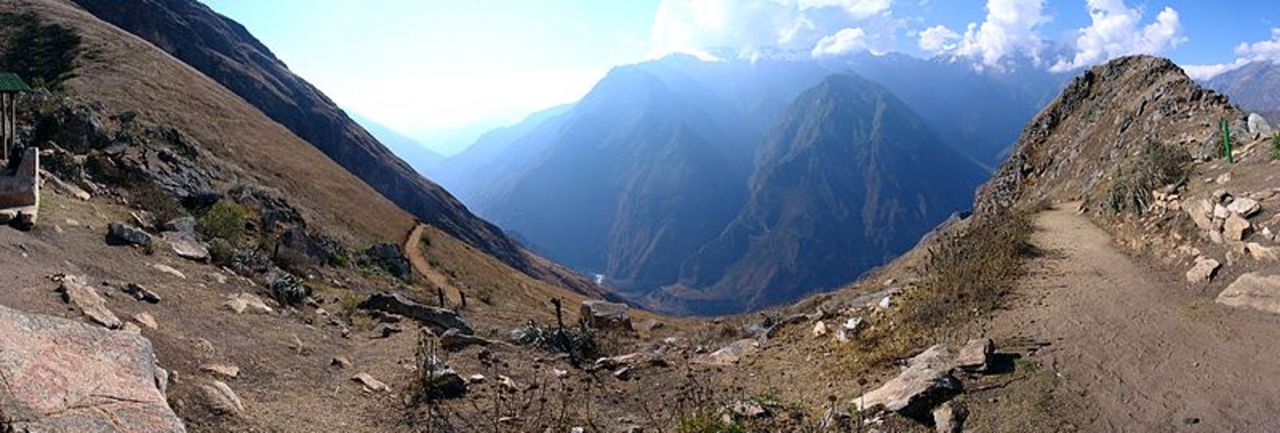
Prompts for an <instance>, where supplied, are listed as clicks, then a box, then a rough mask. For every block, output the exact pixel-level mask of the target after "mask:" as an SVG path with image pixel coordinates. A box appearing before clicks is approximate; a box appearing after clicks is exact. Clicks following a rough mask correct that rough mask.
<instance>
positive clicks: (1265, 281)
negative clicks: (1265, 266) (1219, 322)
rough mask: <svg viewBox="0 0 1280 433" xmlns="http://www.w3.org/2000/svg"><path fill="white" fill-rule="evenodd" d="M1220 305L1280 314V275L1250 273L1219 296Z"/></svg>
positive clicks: (1237, 280)
mask: <svg viewBox="0 0 1280 433" xmlns="http://www.w3.org/2000/svg"><path fill="white" fill-rule="evenodd" d="M1216 301H1217V302H1218V303H1219V304H1222V305H1226V306H1229V307H1236V308H1250V309H1254V310H1258V311H1262V312H1265V313H1272V314H1280V275H1265V276H1264V275H1262V274H1259V273H1257V272H1249V273H1247V274H1244V275H1241V276H1240V277H1239V278H1236V281H1235V282H1232V283H1231V285H1229V286H1227V288H1226V289H1225V290H1223V291H1222V293H1219V294H1218V298H1217V299H1216Z"/></svg>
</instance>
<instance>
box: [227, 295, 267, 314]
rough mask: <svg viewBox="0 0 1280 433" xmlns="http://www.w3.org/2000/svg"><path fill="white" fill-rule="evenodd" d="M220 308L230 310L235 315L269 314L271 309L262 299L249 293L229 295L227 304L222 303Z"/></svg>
mask: <svg viewBox="0 0 1280 433" xmlns="http://www.w3.org/2000/svg"><path fill="white" fill-rule="evenodd" d="M222 308H224V309H227V310H231V311H232V312H234V313H236V314H244V313H249V314H270V313H271V307H268V306H267V303H266V302H263V301H262V298H259V297H257V296H254V295H252V294H249V293H237V294H235V295H231V298H230V299H227V302H224V303H222Z"/></svg>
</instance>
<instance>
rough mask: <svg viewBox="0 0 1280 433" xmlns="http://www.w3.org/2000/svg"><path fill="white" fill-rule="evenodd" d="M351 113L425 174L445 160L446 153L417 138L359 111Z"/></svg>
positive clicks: (401, 156) (427, 174)
mask: <svg viewBox="0 0 1280 433" xmlns="http://www.w3.org/2000/svg"><path fill="white" fill-rule="evenodd" d="M349 114H350V115H351V119H352V120H355V121H356V123H359V124H360V126H363V127H364V129H365V130H366V131H369V133H370V134H373V137H374V138H377V139H378V141H379V142H381V143H382V144H383V145H385V146H387V149H390V150H391V152H392V153H395V154H396V155H397V156H399V157H400V159H403V160H404V162H407V163H409V165H410V166H412V167H413V169H414V170H417V171H418V173H420V174H422V175H423V176H430V175H431V174H432V173H433V172H434V171H435V170H436V168H437V167H438V166H439V165H440V163H441V162H444V159H445V158H444V155H441V154H439V153H436V152H435V151H433V150H431V149H428V148H427V147H426V146H423V145H422V143H419V142H418V141H417V140H414V139H412V138H409V137H407V136H405V135H404V134H402V133H400V132H399V131H396V130H393V129H391V128H390V127H387V126H386V125H383V124H381V123H378V122H376V121H374V120H373V119H370V118H368V117H365V116H362V115H360V114H359V113H349Z"/></svg>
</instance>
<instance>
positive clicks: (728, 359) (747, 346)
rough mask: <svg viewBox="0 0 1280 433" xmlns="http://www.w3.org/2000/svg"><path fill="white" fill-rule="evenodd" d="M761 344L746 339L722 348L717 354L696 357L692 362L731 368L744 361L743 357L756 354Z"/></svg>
mask: <svg viewBox="0 0 1280 433" xmlns="http://www.w3.org/2000/svg"><path fill="white" fill-rule="evenodd" d="M759 345H760V343H759V342H757V341H756V340H755V339H751V338H744V339H742V340H738V341H735V342H733V343H729V345H728V346H725V347H723V348H721V349H720V350H717V351H715V352H711V353H708V354H706V355H700V356H696V357H694V358H693V359H692V360H691V362H693V363H695V364H703V365H715V366H729V365H734V364H737V363H738V361H740V360H742V357H743V356H746V355H747V354H750V353H752V352H755V350H756V348H757V347H759Z"/></svg>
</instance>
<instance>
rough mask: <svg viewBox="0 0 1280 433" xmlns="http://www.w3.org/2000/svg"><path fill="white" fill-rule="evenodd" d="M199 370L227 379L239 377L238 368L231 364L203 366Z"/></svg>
mask: <svg viewBox="0 0 1280 433" xmlns="http://www.w3.org/2000/svg"><path fill="white" fill-rule="evenodd" d="M200 370H201V371H206V372H209V373H213V374H215V375H218V376H222V377H225V378H228V379H235V378H237V377H239V376H240V367H237V366H235V365H231V364H205V365H201V366H200Z"/></svg>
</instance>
